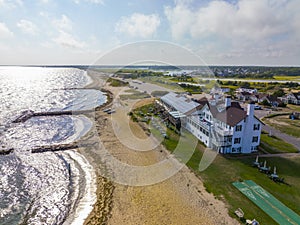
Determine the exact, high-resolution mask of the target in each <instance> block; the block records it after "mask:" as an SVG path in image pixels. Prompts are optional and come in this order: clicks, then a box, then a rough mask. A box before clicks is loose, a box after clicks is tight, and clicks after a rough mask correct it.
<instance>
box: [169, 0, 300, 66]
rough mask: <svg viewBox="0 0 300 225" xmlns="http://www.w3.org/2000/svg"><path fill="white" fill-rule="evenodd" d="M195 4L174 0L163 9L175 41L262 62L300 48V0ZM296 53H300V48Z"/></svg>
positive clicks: (216, 0) (283, 56)
mask: <svg viewBox="0 0 300 225" xmlns="http://www.w3.org/2000/svg"><path fill="white" fill-rule="evenodd" d="M194 3H195V1H190V0H175V5H174V6H166V7H165V10H164V12H165V15H166V17H167V20H168V21H169V25H170V32H171V35H172V38H173V40H176V41H178V42H188V44H191V43H193V47H194V48H196V49H199V48H201V49H204V48H203V46H205V45H210V46H211V47H210V51H209V52H205V53H203V52H202V55H209V54H210V55H213V54H214V55H218V57H219V56H224V57H227V58H231V59H232V60H233V61H234V59H237V58H244V59H246V60H245V61H251V59H250V58H251V57H252V59H253V60H260V61H262V59H267V58H268V59H269V58H278V60H280V59H282V60H283V59H284V60H286V59H287V58H288V57H289V55H290V54H291V53H290V52H295V48H296V49H299V47H300V45H299V44H298V43H299V41H300V15H299V13H298V12H299V10H300V1H299V0H277V1H269V0H236V1H225V0H213V1H209V2H208V3H203V4H200V5H199V4H198V5H197V4H194ZM199 45H200V46H199ZM201 45H202V46H201ZM291 46H294V47H291ZM247 52H248V53H247ZM247 54H248V55H247ZM296 55H298V56H300V55H299V51H298V54H296V53H295V54H294V56H296ZM256 58H257V59H256ZM294 61H295V60H294Z"/></svg>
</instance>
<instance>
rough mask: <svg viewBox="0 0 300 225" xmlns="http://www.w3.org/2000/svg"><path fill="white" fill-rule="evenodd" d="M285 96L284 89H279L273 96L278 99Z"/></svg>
mask: <svg viewBox="0 0 300 225" xmlns="http://www.w3.org/2000/svg"><path fill="white" fill-rule="evenodd" d="M284 94H285V93H284V91H283V90H282V89H279V90H277V91H275V92H274V93H273V95H274V96H276V97H282V96H284Z"/></svg>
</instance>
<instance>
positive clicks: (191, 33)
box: [0, 0, 300, 65]
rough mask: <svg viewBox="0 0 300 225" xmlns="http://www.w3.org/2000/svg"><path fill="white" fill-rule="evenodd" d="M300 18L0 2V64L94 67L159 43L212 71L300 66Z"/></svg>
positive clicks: (208, 9)
mask: <svg viewBox="0 0 300 225" xmlns="http://www.w3.org/2000/svg"><path fill="white" fill-rule="evenodd" d="M299 11H300V1H299V0H274V1H270V0H230V1H229V0H228V1H225V0H217V1H210V0H202V1H200V0H194V1H193V0H165V1H162V0H131V1H120V0H64V1H59V0H32V1H22V0H0V57H1V62H0V64H2V65H4V64H13V65H16V64H92V63H93V62H95V60H96V59H97V58H99V57H100V56H101V55H103V54H105V53H107V52H109V51H110V50H111V49H115V48H117V47H118V46H121V45H124V44H126V43H132V42H136V41H144V40H158V41H167V42H172V43H175V44H177V45H180V46H183V47H185V48H188V49H190V50H191V51H192V52H194V53H195V54H197V55H199V56H200V57H201V58H202V59H203V60H204V61H205V62H206V63H207V64H219V65H220V64H221V65H224V64H225V65H228V64H229V65H241V64H242V65H257V64H259V65H299V64H300V63H299V61H300V60H299V59H300V22H299V21H300V15H299V13H298V12H299ZM112 63H113V62H112ZM178 63H179V64H180V62H178Z"/></svg>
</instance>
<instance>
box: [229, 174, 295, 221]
mask: <svg viewBox="0 0 300 225" xmlns="http://www.w3.org/2000/svg"><path fill="white" fill-rule="evenodd" d="M233 185H234V186H235V187H236V188H237V189H238V190H239V191H240V192H242V193H243V194H244V195H245V196H247V197H248V198H249V199H250V200H251V201H252V202H254V203H255V204H256V205H257V206H258V207H260V208H261V209H262V210H263V211H264V212H265V213H266V214H268V215H269V216H270V217H272V218H273V219H274V220H275V221H276V222H277V223H279V224H281V225H300V216H299V215H298V214H296V213H295V212H294V211H293V210H291V209H290V208H288V207H286V206H285V205H284V204H283V203H282V202H280V201H279V200H278V199H276V198H275V197H274V196H273V195H271V194H270V193H269V192H267V191H266V190H265V189H263V188H262V187H261V186H259V185H257V184H256V183H255V182H253V181H252V180H246V181H244V182H234V183H233Z"/></svg>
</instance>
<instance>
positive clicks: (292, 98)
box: [280, 92, 300, 105]
mask: <svg viewBox="0 0 300 225" xmlns="http://www.w3.org/2000/svg"><path fill="white" fill-rule="evenodd" d="M280 99H281V100H282V101H283V102H284V103H286V104H294V105H300V92H298V93H289V94H287V95H285V96H283V97H281V98H280Z"/></svg>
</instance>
